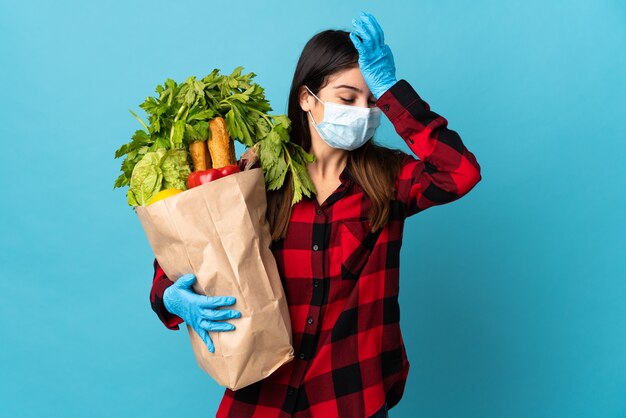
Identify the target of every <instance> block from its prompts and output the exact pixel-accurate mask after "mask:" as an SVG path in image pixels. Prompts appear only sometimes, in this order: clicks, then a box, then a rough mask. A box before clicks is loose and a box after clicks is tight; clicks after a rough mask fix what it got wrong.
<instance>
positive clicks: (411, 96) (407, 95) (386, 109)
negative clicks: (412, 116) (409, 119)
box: [376, 79, 428, 122]
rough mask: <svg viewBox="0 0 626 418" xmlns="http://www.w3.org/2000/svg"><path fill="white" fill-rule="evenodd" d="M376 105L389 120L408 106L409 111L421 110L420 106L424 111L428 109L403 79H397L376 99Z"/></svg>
mask: <svg viewBox="0 0 626 418" xmlns="http://www.w3.org/2000/svg"><path fill="white" fill-rule="evenodd" d="M376 106H377V107H378V108H380V110H382V111H383V113H384V114H385V116H387V118H388V119H389V120H390V121H391V122H393V120H394V119H395V118H396V117H397V116H398V115H399V114H401V113H402V112H403V111H405V110H406V109H408V108H409V107H411V113H415V112H416V111H417V112H420V111H421V110H422V109H420V107H422V108H423V110H424V111H428V108H427V106H426V105H425V103H424V102H423V101H422V99H421V98H420V96H419V95H418V94H417V92H416V91H415V89H413V87H411V85H410V84H409V82H408V81H406V80H404V79H402V80H400V81H398V82H397V83H396V84H394V85H393V86H391V88H390V89H389V90H387V91H386V92H385V93H384V94H383V95H382V96H380V98H379V99H378V100H377V101H376Z"/></svg>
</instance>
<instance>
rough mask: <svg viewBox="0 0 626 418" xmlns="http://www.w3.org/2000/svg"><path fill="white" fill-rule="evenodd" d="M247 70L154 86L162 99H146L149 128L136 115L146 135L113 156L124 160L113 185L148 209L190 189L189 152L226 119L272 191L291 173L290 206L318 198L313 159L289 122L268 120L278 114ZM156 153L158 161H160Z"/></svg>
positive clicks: (281, 117) (139, 135)
mask: <svg viewBox="0 0 626 418" xmlns="http://www.w3.org/2000/svg"><path fill="white" fill-rule="evenodd" d="M242 70H243V67H237V68H235V70H234V71H233V72H232V73H231V74H230V75H222V74H220V72H219V70H218V69H214V70H213V71H212V72H211V73H210V74H208V75H207V76H206V77H204V78H202V79H201V80H198V79H196V78H195V77H194V76H191V77H189V78H187V80H185V82H183V83H181V84H177V83H176V82H175V81H174V80H172V79H167V80H165V82H164V83H163V84H162V85H158V86H157V87H156V90H155V91H156V93H157V95H156V96H154V97H152V96H149V97H147V98H146V100H145V101H144V102H143V103H142V104H141V105H140V106H139V107H140V108H141V109H143V110H144V111H145V112H146V115H147V117H148V123H147V124H146V123H145V122H143V121H142V120H141V118H140V117H139V116H137V114H135V113H134V112H133V111H132V110H131V111H130V112H131V114H132V115H133V116H134V117H135V118H136V119H137V120H138V121H139V122H140V123H141V125H142V126H143V128H144V129H143V130H138V131H136V132H135V133H134V135H133V136H132V138H131V141H130V142H129V143H128V144H125V145H122V146H121V147H120V148H119V149H118V150H117V151H116V152H115V158H121V157H125V158H124V160H123V161H122V166H121V172H122V173H121V174H120V175H119V177H118V178H117V180H116V181H115V185H114V188H116V187H124V186H127V185H129V186H130V187H129V190H128V203H129V204H130V205H133V206H136V205H137V204H142V205H143V204H145V203H147V201H148V200H149V199H150V197H151V196H152V195H154V194H155V193H157V192H159V191H160V190H161V189H166V188H176V189H181V190H185V189H186V188H187V187H186V176H188V174H189V163H190V159H189V156H188V152H187V149H188V146H189V144H190V143H192V142H194V141H204V140H207V139H208V138H209V135H210V131H209V129H208V124H209V121H210V120H211V119H213V118H215V117H217V116H221V117H223V118H224V120H225V121H226V129H227V131H228V133H229V135H230V136H231V138H233V139H234V140H237V141H239V142H241V143H242V144H244V145H245V146H246V147H249V148H255V150H256V151H259V154H258V155H260V159H261V167H262V169H263V174H264V178H265V184H266V186H267V188H268V190H277V189H279V188H281V187H282V186H283V184H284V180H285V177H286V174H287V171H288V170H291V173H292V176H291V178H292V181H293V188H294V198H293V200H292V204H295V203H297V202H298V201H299V200H300V199H302V196H303V195H306V196H311V193H312V192H315V186H314V185H313V182H312V181H311V179H310V177H309V175H308V172H307V170H306V164H307V163H310V162H312V161H314V159H315V157H314V156H313V155H312V154H309V153H307V152H306V151H305V150H304V149H302V148H301V147H300V146H298V145H296V144H294V143H291V142H290V141H289V132H290V130H291V122H290V120H289V118H288V117H287V116H286V115H270V114H268V112H269V111H271V110H272V108H271V107H270V104H269V102H268V101H267V100H266V99H265V93H264V89H263V88H262V87H261V86H259V85H258V84H256V83H254V82H253V81H252V80H253V79H254V77H256V74H254V73H252V72H251V73H248V74H242ZM158 151H161V152H160V153H157V152H158ZM165 151H167V153H166V152H165ZM155 155H160V158H159V160H158V161H156V160H155V158H156V157H155ZM144 160H146V161H145V162H144ZM137 166H139V170H137Z"/></svg>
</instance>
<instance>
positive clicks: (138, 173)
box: [128, 150, 165, 206]
mask: <svg viewBox="0 0 626 418" xmlns="http://www.w3.org/2000/svg"><path fill="white" fill-rule="evenodd" d="M164 154H165V151H164V150H157V151H151V152H147V153H146V154H145V155H144V156H143V158H142V159H141V160H140V161H139V162H138V163H137V164H136V165H135V168H134V169H133V173H132V176H131V179H130V187H129V189H128V204H129V205H132V206H137V205H146V204H147V203H148V202H149V201H150V199H151V198H152V196H154V195H155V194H157V193H158V192H159V191H160V190H161V183H162V182H163V172H162V170H161V159H162V158H163V155H164Z"/></svg>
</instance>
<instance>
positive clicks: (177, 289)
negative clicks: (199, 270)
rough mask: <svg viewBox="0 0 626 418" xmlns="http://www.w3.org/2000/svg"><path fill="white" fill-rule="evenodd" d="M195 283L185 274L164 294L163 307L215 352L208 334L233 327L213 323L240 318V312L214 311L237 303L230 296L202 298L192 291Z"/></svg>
mask: <svg viewBox="0 0 626 418" xmlns="http://www.w3.org/2000/svg"><path fill="white" fill-rule="evenodd" d="M195 281H196V276H195V275H193V274H185V275H184V276H181V277H180V278H179V279H178V280H176V281H175V282H174V284H172V285H171V286H170V287H168V288H167V289H165V292H164V293H163V303H164V304H165V308H166V309H167V310H168V311H170V312H171V313H173V314H174V315H178V316H179V317H180V318H182V319H183V320H184V321H185V322H186V323H187V324H189V325H190V326H191V327H192V328H193V329H194V330H195V331H196V332H197V333H198V335H199V336H200V338H202V340H203V341H204V343H205V344H206V345H207V347H209V351H210V352H212V353H213V352H215V346H214V345H213V341H212V340H211V337H209V334H208V332H207V331H231V330H234V329H235V326H234V325H232V324H230V323H228V322H216V321H220V320H223V319H231V318H239V317H241V312H239V311H236V310H231V309H216V308H219V307H220V306H228V305H232V304H233V303H235V302H236V300H235V298H234V297H232V296H203V295H199V294H197V293H196V292H194V291H193V289H192V287H191V286H192V285H193V283H194V282H195Z"/></svg>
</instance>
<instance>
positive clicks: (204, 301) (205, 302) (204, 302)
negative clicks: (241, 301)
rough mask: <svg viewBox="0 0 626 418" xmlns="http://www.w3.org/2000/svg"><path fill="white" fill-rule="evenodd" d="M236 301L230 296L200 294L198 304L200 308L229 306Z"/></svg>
mask: <svg viewBox="0 0 626 418" xmlns="http://www.w3.org/2000/svg"><path fill="white" fill-rule="evenodd" d="M236 301H237V299H236V298H234V297H232V296H202V297H201V301H200V302H199V303H198V306H200V307H201V308H219V307H221V306H229V305H232V304H234V303H235V302H236Z"/></svg>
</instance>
